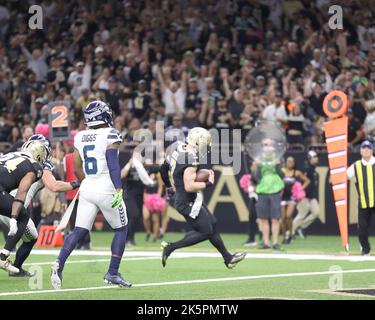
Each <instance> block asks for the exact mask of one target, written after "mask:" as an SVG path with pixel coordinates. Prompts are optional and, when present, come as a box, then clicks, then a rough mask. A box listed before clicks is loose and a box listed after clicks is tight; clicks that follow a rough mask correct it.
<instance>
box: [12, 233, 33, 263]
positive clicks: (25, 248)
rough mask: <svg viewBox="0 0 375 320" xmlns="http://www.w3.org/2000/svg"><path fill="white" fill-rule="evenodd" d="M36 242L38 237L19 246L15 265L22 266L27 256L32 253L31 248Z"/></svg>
mask: <svg viewBox="0 0 375 320" xmlns="http://www.w3.org/2000/svg"><path fill="white" fill-rule="evenodd" d="M35 243H36V239H35V240H32V241H30V242H23V243H22V244H21V246H20V247H19V248H18V250H17V253H16V260H15V261H14V266H15V267H16V268H18V269H21V268H22V264H23V263H24V262H25V260H26V259H27V257H28V256H29V255H30V252H31V250H32V249H33V247H34V244H35Z"/></svg>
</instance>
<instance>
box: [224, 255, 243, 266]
mask: <svg viewBox="0 0 375 320" xmlns="http://www.w3.org/2000/svg"><path fill="white" fill-rule="evenodd" d="M245 257H246V252H243V253H235V254H233V255H232V257H231V258H230V260H229V261H227V262H225V265H226V266H227V268H228V269H233V268H234V267H235V266H236V265H237V263H238V262H240V261H242V260H243V259H245Z"/></svg>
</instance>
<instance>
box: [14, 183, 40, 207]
mask: <svg viewBox="0 0 375 320" xmlns="http://www.w3.org/2000/svg"><path fill="white" fill-rule="evenodd" d="M43 188H44V184H43V181H42V179H40V180H38V181H37V182H34V183H33V184H32V185H31V187H30V189H29V191H28V192H27V195H26V199H25V204H24V206H25V208H27V207H28V206H29V204H30V202H31V200H32V199H33V198H34V197H35V195H36V194H37V193H38V191H40V190H41V189H43ZM17 190H18V189H14V190H12V191H11V192H10V195H11V196H12V197H15V196H16V194H17Z"/></svg>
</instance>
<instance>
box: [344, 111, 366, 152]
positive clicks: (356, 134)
mask: <svg viewBox="0 0 375 320" xmlns="http://www.w3.org/2000/svg"><path fill="white" fill-rule="evenodd" d="M348 118H349V128H348V143H349V147H351V148H355V147H358V146H359V144H360V143H361V142H362V140H363V138H364V134H363V129H362V123H361V121H359V120H358V118H357V117H356V116H354V114H353V110H352V108H349V109H348Z"/></svg>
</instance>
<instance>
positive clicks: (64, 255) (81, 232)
mask: <svg viewBox="0 0 375 320" xmlns="http://www.w3.org/2000/svg"><path fill="white" fill-rule="evenodd" d="M88 232H89V230H87V229H84V228H80V227H75V228H74V230H73V231H72V233H71V234H69V235H68V236H67V237H66V239H65V242H64V246H63V247H62V249H61V251H60V254H59V257H58V258H57V261H58V262H59V265H60V267H61V268H64V264H65V261H66V259H68V257H69V256H70V254H71V253H72V251H73V250H74V248H75V247H76V246H77V243H78V241H79V240H81V239H82V238H83V237H84V236H85V235H86V234H87V233H88Z"/></svg>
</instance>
